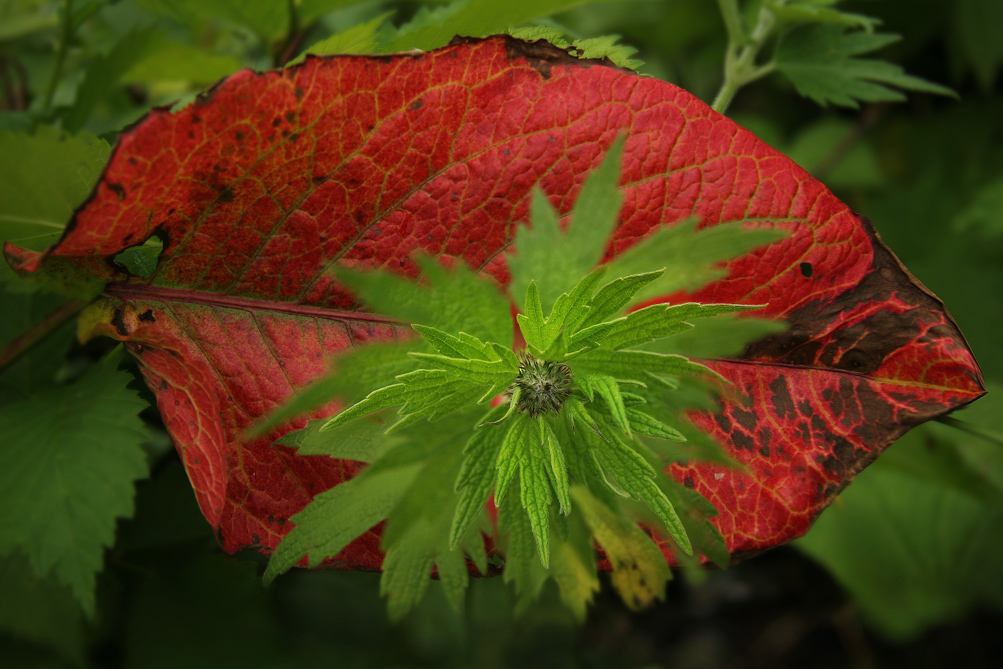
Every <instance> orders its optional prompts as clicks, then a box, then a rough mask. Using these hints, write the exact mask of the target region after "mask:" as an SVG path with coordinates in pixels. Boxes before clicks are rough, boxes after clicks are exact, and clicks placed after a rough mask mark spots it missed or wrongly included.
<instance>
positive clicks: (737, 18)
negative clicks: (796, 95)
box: [711, 0, 776, 114]
mask: <svg viewBox="0 0 1003 669" xmlns="http://www.w3.org/2000/svg"><path fill="white" fill-rule="evenodd" d="M717 4H718V7H720V9H721V16H722V18H723V19H724V26H725V29H726V30H727V31H728V47H727V49H726V50H725V54H724V82H723V83H722V84H721V90H719V91H718V93H717V96H716V97H715V98H714V102H713V104H711V108H712V109H713V110H714V111H716V112H718V113H720V114H723V113H724V112H725V110H727V109H728V105H730V104H731V100H732V98H734V97H735V93H737V92H738V89H739V88H741V87H742V86H744V85H745V84H748V83H750V82H752V81H755V80H756V79H759V78H760V77H765V76H766V75H767V74H769V73H770V72H773V70H774V69H775V65H774V63H772V62H770V63H767V64H765V65H756V56H757V55H759V50H760V49H761V48H762V46H763V44H764V43H765V42H766V38H767V37H769V36H770V33H771V32H772V31H773V26H774V25H775V24H776V19H775V18H774V16H773V12H771V11H770V10H769V9H768V8H767V6H766V5H765V4H764V5H763V6H762V7H761V8H760V9H759V17H758V20H757V22H756V27H755V28H753V29H752V34H751V35H749V36H748V37H746V36H745V33H744V31H743V30H742V21H741V15H740V14H739V11H738V0H718V1H717Z"/></svg>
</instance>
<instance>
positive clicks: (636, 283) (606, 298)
mask: <svg viewBox="0 0 1003 669" xmlns="http://www.w3.org/2000/svg"><path fill="white" fill-rule="evenodd" d="M664 271H665V270H661V269H659V270H655V271H653V272H644V273H643V274H632V275H630V276H625V277H620V278H618V279H613V280H612V281H610V282H609V283H607V284H606V285H605V286H603V287H602V288H600V289H599V292H597V293H596V294H595V296H594V297H593V298H592V300H591V301H590V302H589V310H588V312H587V313H585V314H583V318H581V319H579V320H577V321H575V322H574V323H573V326H574V328H575V329H576V330H579V329H584V328H587V327H589V326H591V325H597V324H599V323H602V322H603V321H605V320H607V319H609V317H610V316H615V315H616V314H618V313H619V312H620V310H621V309H623V308H624V307H625V306H627V304H628V303H629V302H630V301H631V299H632V298H633V297H634V295H636V294H637V292H638V291H639V290H641V289H642V288H644V287H645V286H646V285H648V284H649V283H651V282H652V281H655V280H656V279H658V277H660V276H661V275H662V274H663V272H664Z"/></svg>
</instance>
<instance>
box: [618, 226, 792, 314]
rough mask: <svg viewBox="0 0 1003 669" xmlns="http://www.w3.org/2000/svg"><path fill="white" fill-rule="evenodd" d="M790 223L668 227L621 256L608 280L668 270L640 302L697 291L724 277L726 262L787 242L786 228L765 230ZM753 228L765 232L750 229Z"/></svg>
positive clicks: (643, 292)
mask: <svg viewBox="0 0 1003 669" xmlns="http://www.w3.org/2000/svg"><path fill="white" fill-rule="evenodd" d="M792 222H793V221H792ZM784 223H785V221H784V220H783V219H781V220H777V219H770V221H769V222H764V221H761V220H757V219H749V220H746V221H733V222H728V223H719V224H718V225H714V226H711V227H707V228H703V229H701V230H697V229H696V226H697V221H695V220H688V221H683V222H681V223H677V224H675V225H673V226H671V227H668V226H662V227H661V228H658V229H657V230H655V231H654V232H653V233H651V234H650V235H648V236H647V237H645V238H644V239H643V240H641V241H640V242H638V243H637V244H635V245H634V246H632V247H630V248H629V249H627V250H626V251H624V252H622V253H620V254H619V255H617V257H616V258H614V259H613V260H612V261H611V262H610V263H609V270H608V273H607V275H606V276H607V277H610V278H618V277H627V276H631V275H634V274H641V273H644V272H648V271H650V270H651V269H652V268H653V267H656V268H657V267H664V268H665V270H664V272H663V273H662V275H661V276H660V277H658V279H657V280H655V281H652V282H651V283H649V284H648V285H646V286H644V287H642V288H641V289H640V290H639V291H638V292H637V294H636V295H634V298H633V301H634V302H639V301H642V300H647V299H649V298H652V297H658V296H661V295H668V294H670V293H674V292H676V291H679V290H684V289H696V288H699V287H700V286H703V285H704V284H706V283H708V282H710V281H712V280H714V279H717V278H720V277H722V276H723V275H724V272H725V270H723V269H722V268H721V263H722V262H723V261H725V260H729V259H731V258H735V257H737V256H740V255H743V254H745V253H748V252H749V251H751V250H752V249H754V248H756V247H758V246H763V245H765V244H769V243H771V242H775V241H778V240H780V239H783V238H784V237H786V236H787V234H788V233H787V232H786V231H785V230H783V229H780V228H778V227H762V226H764V225H770V226H776V225H778V224H779V225H782V224H784ZM750 225H757V226H760V227H748V226H750ZM747 227H748V229H747Z"/></svg>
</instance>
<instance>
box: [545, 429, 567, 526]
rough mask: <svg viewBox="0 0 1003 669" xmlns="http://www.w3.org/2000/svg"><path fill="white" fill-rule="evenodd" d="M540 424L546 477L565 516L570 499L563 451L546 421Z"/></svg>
mask: <svg viewBox="0 0 1003 669" xmlns="http://www.w3.org/2000/svg"><path fill="white" fill-rule="evenodd" d="M540 422H541V424H542V426H543V455H544V458H546V461H547V475H548V477H549V478H550V482H551V485H553V486H554V493H555V494H556V495H557V501H558V503H559V504H560V511H561V513H563V514H564V515H565V516H567V515H568V514H569V513H570V512H571V497H570V495H569V492H568V465H567V463H566V462H565V461H564V450H563V449H562V448H561V444H560V443H559V442H558V441H557V435H555V434H554V430H553V428H551V427H550V423H549V422H547V421H546V420H542V421H540Z"/></svg>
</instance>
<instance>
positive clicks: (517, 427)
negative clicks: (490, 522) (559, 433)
mask: <svg viewBox="0 0 1003 669" xmlns="http://www.w3.org/2000/svg"><path fill="white" fill-rule="evenodd" d="M509 422H510V423H511V425H510V426H509V428H508V430H507V431H506V432H505V438H504V440H502V445H501V449H500V450H499V451H498V480H497V482H496V483H495V504H496V505H498V506H501V504H502V503H503V502H504V500H505V494H506V492H507V491H508V488H509V485H510V484H511V483H512V479H513V477H515V473H516V471H517V470H518V468H519V463H520V461H521V459H522V445H523V443H524V442H525V441H526V439H529V438H531V434H532V432H531V431H532V429H533V424H532V421H531V419H530V418H529V417H528V416H525V415H524V414H521V413H520V414H516V416H515V418H513V419H512V420H511V421H509Z"/></svg>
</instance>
